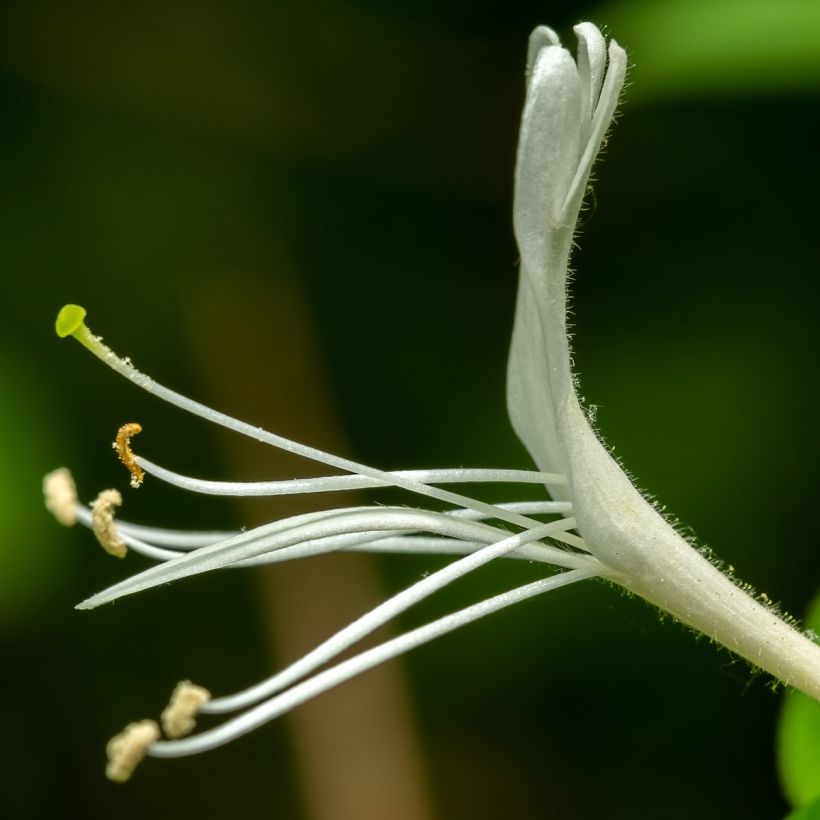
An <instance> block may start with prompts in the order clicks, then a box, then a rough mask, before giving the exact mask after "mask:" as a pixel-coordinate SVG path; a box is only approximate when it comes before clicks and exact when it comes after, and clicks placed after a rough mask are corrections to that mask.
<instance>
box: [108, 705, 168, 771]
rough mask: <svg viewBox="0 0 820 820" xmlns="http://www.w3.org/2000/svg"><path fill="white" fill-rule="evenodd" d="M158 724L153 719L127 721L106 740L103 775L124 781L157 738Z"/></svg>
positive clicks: (158, 733) (158, 735) (158, 734)
mask: <svg viewBox="0 0 820 820" xmlns="http://www.w3.org/2000/svg"><path fill="white" fill-rule="evenodd" d="M159 737H160V732H159V726H157V724H156V722H155V721H153V720H141V721H139V722H137V723H129V724H128V726H126V727H125V729H123V730H122V731H121V732H120V733H119V734H118V735H115V736H114V737H112V738H111V740H109V741H108V745H107V746H106V747H105V751H106V753H107V755H108V765H107V766H106V767H105V775H106V777H107V778H108V779H109V780H113V781H114V782H115V783H125V781H126V780H128V778H129V777H131V775H132V774H133V772H134V769H136V768H137V766H138V765H139V763H140V761H141V760H142V759H143V758H144V757H145V753H146V752H147V751H148V747H149V746H150V745H151V744H152V743H155V742H156V741H157V740H159Z"/></svg>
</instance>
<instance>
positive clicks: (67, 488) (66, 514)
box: [43, 467, 77, 527]
mask: <svg viewBox="0 0 820 820" xmlns="http://www.w3.org/2000/svg"><path fill="white" fill-rule="evenodd" d="M43 496H44V497H45V502H46V509H47V510H48V511H49V512H50V513H51V514H52V515H53V516H54V517H55V518H56V519H57V520H58V521H59V522H60V523H61V524H62V525H63V526H64V527H73V526H74V524H76V523H77V488H76V486H75V485H74V479H73V478H72V477H71V473H70V472H69V470H68V468H67V467H60V468H58V469H57V470H53V471H52V472H50V473H48V475H46V476H45V477H44V478H43Z"/></svg>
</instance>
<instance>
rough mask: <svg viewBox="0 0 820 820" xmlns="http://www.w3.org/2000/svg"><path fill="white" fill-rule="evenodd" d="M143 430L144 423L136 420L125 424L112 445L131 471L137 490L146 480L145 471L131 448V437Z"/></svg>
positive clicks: (133, 484)
mask: <svg viewBox="0 0 820 820" xmlns="http://www.w3.org/2000/svg"><path fill="white" fill-rule="evenodd" d="M141 432H142V425H141V424H138V423H137V422H135V421H130V422H128V423H127V424H123V426H122V427H120V429H119V430H118V431H117V440H116V441H115V442H114V443H113V444H112V445H111V446H112V447H113V448H114V449H115V450H116V451H117V456H118V457H119V459H120V461H121V462H122V463H123V464H124V465H125V466H126V467H127V468H128V472H129V473H131V486H132V487H133V488H134V489H135V490H136V489H137V488H138V487H139V486H140V484H142V482H143V481H144V480H145V473H144V472H143V471H142V468H141V467H140V465H139V464H137V462H136V459H135V458H134V453H133V452H132V450H131V437H132V436H135V435H137V433H141Z"/></svg>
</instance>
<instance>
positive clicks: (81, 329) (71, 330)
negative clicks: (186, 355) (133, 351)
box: [56, 305, 538, 527]
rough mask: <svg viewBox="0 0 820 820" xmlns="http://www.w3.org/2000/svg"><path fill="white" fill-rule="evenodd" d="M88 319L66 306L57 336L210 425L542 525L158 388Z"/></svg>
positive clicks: (411, 488)
mask: <svg viewBox="0 0 820 820" xmlns="http://www.w3.org/2000/svg"><path fill="white" fill-rule="evenodd" d="M85 315H86V313H85V310H84V309H83V308H81V307H79V306H78V305H66V306H65V307H64V308H63V309H62V310H61V311H60V313H59V315H58V317H57V324H56V327H57V334H58V335H59V336H61V337H65V336H74V338H76V339H77V340H78V341H79V342H80V343H81V344H82V345H83V346H84V347H86V348H88V350H90V351H91V352H92V353H93V354H94V355H95V356H96V357H97V358H98V359H100V361H102V362H103V363H105V364H106V365H108V366H109V367H110V368H111V369H112V370H114V371H115V372H117V373H119V374H120V375H121V376H123V377H124V378H126V379H128V380H129V381H130V382H132V383H133V384H135V385H137V386H138V387H141V388H142V389H143V390H145V391H147V392H148V393H151V394H152V395H155V396H157V397H158V398H160V399H163V400H164V401H167V402H168V403H169V404H173V405H174V406H175V407H179V408H180V409H182V410H187V411H188V412H189V413H193V414H194V415H195V416H199V417H200V418H203V419H205V420H206V421H210V422H212V423H214V424H218V425H220V426H221V427H225V428H227V429H228V430H233V431H234V432H236V433H239V434H240V435H243V436H247V437H248V438H252V439H255V440H256V441H260V442H262V443H263V444H269V445H271V446H272V447H277V448H278V449H280V450H284V451H285V452H289V453H293V454H294V455H298V456H301V457H303V458H307V459H310V460H312V461H317V462H320V463H322V464H326V465H328V466H330V467H337V468H338V469H340V470H345V471H346V472H349V473H356V474H358V475H362V476H365V477H367V478H372V479H376V480H377V481H385V482H387V483H388V484H389V485H391V486H395V487H401V488H402V489H405V490H409V491H410V492H414V493H417V494H419V495H425V496H427V497H429V498H436V499H438V500H439V501H444V502H446V503H448V504H454V505H456V506H459V507H469V508H470V509H474V510H478V511H480V512H485V513H489V514H490V515H491V517H493V518H498V519H500V520H502V521H507V522H509V523H510V524H516V525H518V526H520V527H531V526H534V525H537V524H538V522H536V521H534V520H533V519H529V518H526V517H525V516H521V515H518V514H517V513H512V512H505V511H503V510H500V509H499V508H497V507H493V506H492V505H491V504H485V503H484V502H482V501H478V500H476V499H474V498H470V497H469V496H465V495H461V494H459V493H453V492H450V491H449V490H442V489H440V488H439V487H430V486H428V485H426V484H423V483H421V482H418V481H414V480H412V479H409V478H402V477H400V476H395V475H391V474H390V473H388V472H385V471H384V470H377V469H375V468H373V467H368V466H367V465H365V464H359V463H358V462H355V461H351V460H350V459H347V458H342V457H341V456H335V455H333V454H332V453H326V452H324V451H323V450H319V449H318V448H316V447H311V446H309V445H306V444H301V443H299V442H297V441H293V440H291V439H288V438H285V437H284V436H279V435H276V434H275V433H270V432H268V431H267V430H263V429H262V428H261V427H254V426H253V425H251V424H248V423H247V422H244V421H240V420H239V419H235V418H232V417H231V416H228V415H226V414H225V413H220V412H219V411H218V410H213V409H212V408H210V407H208V406H207V405H204V404H201V403H200V402H197V401H193V400H192V399H189V398H187V397H185V396H183V395H181V394H180V393H177V392H176V391H174V390H170V389H169V388H167V387H165V386H164V385H161V384H158V383H157V382H155V381H154V380H153V379H151V378H149V377H148V376H146V375H145V374H144V373H140V372H139V370H137V369H136V368H134V366H133V365H132V364H130V362H127V361H125V360H124V359H121V358H120V357H119V356H117V354H116V353H114V351H113V350H111V348H109V347H108V346H107V345H105V344H103V342H102V339H101V338H100V337H98V336H94V335H93V334H92V333H91V331H90V330H89V329H88V327H87V326H86V324H85V322H84V319H85Z"/></svg>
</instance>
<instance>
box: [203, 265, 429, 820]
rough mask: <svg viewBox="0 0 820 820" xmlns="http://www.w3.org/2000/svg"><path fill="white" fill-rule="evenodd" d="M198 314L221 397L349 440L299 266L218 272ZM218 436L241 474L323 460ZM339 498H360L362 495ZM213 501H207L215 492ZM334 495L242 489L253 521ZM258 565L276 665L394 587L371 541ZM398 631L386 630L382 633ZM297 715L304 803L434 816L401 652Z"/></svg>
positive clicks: (276, 472)
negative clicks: (261, 273) (259, 494)
mask: <svg viewBox="0 0 820 820" xmlns="http://www.w3.org/2000/svg"><path fill="white" fill-rule="evenodd" d="M189 320H190V325H189V326H190V331H191V341H192V350H193V351H194V352H193V354H192V355H193V357H194V358H195V362H194V366H195V369H196V371H197V372H199V373H200V374H201V377H202V379H203V381H204V382H205V384H206V392H207V393H208V394H209V395H210V397H212V398H213V401H214V403H215V404H219V403H222V402H224V401H225V397H231V398H232V402H233V407H232V412H235V413H237V414H238V415H239V416H241V417H243V418H247V419H253V421H254V423H258V424H259V425H261V426H262V427H265V428H266V429H272V430H287V431H288V435H291V436H294V437H295V438H297V439H299V440H302V441H310V442H314V443H316V444H317V445H318V446H320V447H324V448H326V449H328V450H332V451H333V452H345V450H346V447H345V446H344V443H343V442H344V436H343V434H342V432H341V429H340V424H339V421H338V419H337V417H336V414H335V412H334V401H333V398H332V397H331V396H330V395H329V392H328V389H327V387H326V386H325V382H324V379H323V376H322V374H323V372H324V368H323V366H322V362H321V354H320V352H319V350H318V348H317V343H316V340H315V338H314V335H313V332H312V326H313V323H312V321H311V318H310V316H309V314H308V312H307V310H306V308H305V305H304V300H303V296H302V292H301V289H300V288H299V287H298V285H297V284H296V282H295V280H294V279H292V278H290V277H289V276H287V275H286V274H283V273H282V272H281V271H279V272H278V273H277V275H276V276H274V277H266V278H264V279H260V278H256V277H252V276H245V275H243V274H242V273H240V274H238V275H235V276H231V277H229V278H228V279H218V280H213V281H211V282H210V283H208V284H206V285H204V286H203V287H202V289H201V291H200V292H198V293H197V294H195V295H194V297H193V306H192V310H191V311H190V313H189ZM214 328H218V332H216V333H215V332H214ZM219 440H220V441H221V442H223V444H224V451H225V454H226V459H225V460H226V462H227V463H228V467H229V470H230V471H231V473H233V474H236V475H241V476H252V475H258V476H260V477H261V476H267V477H275V476H286V475H293V476H303V475H304V476H307V475H311V474H316V469H317V466H316V465H314V464H312V463H306V462H304V461H301V460H298V459H294V458H293V457H289V456H288V455H287V454H283V453H281V452H280V451H278V450H272V449H271V448H268V447H264V446H263V445H260V444H258V443H257V442H248V441H247V440H244V439H240V438H239V437H236V436H231V435H230V434H229V433H221V434H219ZM319 469H321V468H319ZM325 472H326V471H325ZM334 500H335V501H336V500H337V499H334ZM337 502H338V503H339V504H344V505H347V504H353V503H355V498H353V497H350V496H348V497H347V498H344V499H341V498H340V499H338V500H337ZM203 503H209V501H208V500H207V499H205V498H203ZM322 506H323V505H322V499H321V497H319V498H317V497H315V496H309V495H308V496H290V497H288V498H286V499H242V500H241V502H240V509H239V513H240V519H241V520H242V521H244V522H247V524H248V525H249V526H253V525H255V524H261V523H264V522H266V521H269V520H271V519H273V518H280V517H284V516H287V515H295V514H298V513H303V512H309V511H311V510H313V509H321V508H322ZM254 574H255V575H256V577H257V579H258V589H259V592H260V596H261V598H262V601H261V609H262V613H263V615H264V616H265V622H266V624H267V626H268V629H269V631H270V634H271V640H272V644H273V646H274V647H275V652H272V653H271V655H272V656H273V657H275V658H276V661H275V665H276V666H277V667H282V666H284V665H285V664H286V663H288V662H290V661H291V660H294V659H296V658H298V657H301V656H302V655H303V654H304V653H305V652H306V651H307V650H308V649H311V648H312V647H313V646H315V645H317V644H318V643H319V642H320V641H322V640H324V639H325V638H326V637H328V636H329V635H331V634H333V632H335V631H336V630H337V629H338V628H340V627H341V626H342V625H344V624H346V623H348V622H349V621H351V620H352V619H354V618H356V617H358V616H359V615H361V614H362V613H363V612H366V611H367V610H369V609H370V608H372V607H373V606H375V604H377V603H379V602H380V601H381V600H382V599H383V598H384V594H383V592H382V590H381V582H380V580H379V578H378V574H377V572H376V568H375V566H374V559H373V557H372V556H368V555H350V554H347V553H344V554H340V555H339V554H337V555H329V556H325V557H324V558H322V559H319V560H315V559H307V560H304V561H296V562H293V563H289V564H287V565H283V566H271V567H266V568H261V571H259V572H258V573H254ZM386 637H388V635H386V634H384V631H381V632H380V634H378V635H377V636H375V638H373V640H372V642H374V643H375V642H379V641H381V640H384V639H385V638H386ZM272 671H273V670H272ZM236 683H237V685H239V686H241V685H244V684H245V683H247V682H246V681H236ZM288 720H289V721H290V725H291V727H292V729H293V732H294V736H295V741H296V743H295V746H296V750H297V754H298V761H299V765H298V768H299V769H300V771H301V776H302V786H303V789H302V794H303V799H304V802H305V807H306V816H308V817H310V818H312V820H383V818H387V817H389V818H391V820H427V818H429V817H431V814H430V811H429V808H428V801H427V795H426V786H425V783H424V777H423V773H422V767H421V761H420V755H419V750H418V741H417V738H416V734H415V729H414V726H413V721H412V715H411V711H410V708H409V704H408V701H407V695H406V692H405V687H404V681H403V677H402V666H401V664H395V663H394V664H388V665H383V666H380V667H379V668H378V669H375V670H373V671H371V672H370V673H368V674H367V675H363V676H362V677H360V678H357V679H356V680H355V681H353V682H351V683H349V684H347V685H346V686H342V687H339V688H338V689H335V690H333V691H332V692H330V693H328V694H326V695H324V696H322V697H320V698H318V699H317V700H315V701H313V702H311V703H310V704H307V705H305V706H304V707H303V708H301V709H297V710H296V711H295V712H293V714H292V715H291V716H289V718H288Z"/></svg>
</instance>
